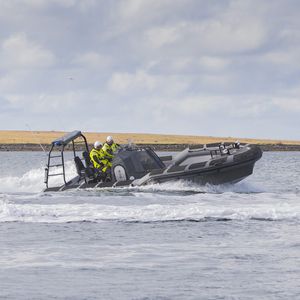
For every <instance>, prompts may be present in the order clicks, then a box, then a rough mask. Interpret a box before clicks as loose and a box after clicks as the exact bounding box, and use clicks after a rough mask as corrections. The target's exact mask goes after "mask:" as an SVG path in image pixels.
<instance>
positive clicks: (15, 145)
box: [0, 131, 300, 151]
mask: <svg viewBox="0 0 300 300" xmlns="http://www.w3.org/2000/svg"><path fill="white" fill-rule="evenodd" d="M63 134H64V132H56V131H37V132H36V131H35V132H31V131H0V151H40V150H42V148H43V149H45V150H46V151H48V150H49V148H50V147H49V146H50V144H51V142H52V141H53V140H55V139H57V138H59V137H61V136H62V135H63ZM84 135H85V136H86V137H87V140H88V143H89V144H90V148H91V147H92V144H93V143H94V141H96V140H99V141H102V142H104V141H105V139H106V136H107V135H112V136H113V137H114V139H115V141H116V142H117V143H120V144H126V143H128V142H129V141H131V142H134V143H135V144H137V145H144V146H150V147H152V148H153V149H154V150H157V151H180V150H183V149H184V148H186V147H189V146H196V147H197V146H198V145H204V144H212V143H219V142H221V141H223V142H225V143H232V142H234V141H236V140H239V141H240V142H241V143H250V144H257V145H260V147H261V149H262V150H263V151H300V141H289V140H264V139H247V138H235V137H210V136H186V135H164V134H139V133H110V132H105V133H93V132H87V133H86V132H84ZM40 144H41V145H42V147H41V146H40Z"/></svg>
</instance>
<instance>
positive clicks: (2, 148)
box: [0, 143, 300, 152]
mask: <svg viewBox="0 0 300 300" xmlns="http://www.w3.org/2000/svg"><path fill="white" fill-rule="evenodd" d="M41 145H42V147H43V148H44V149H45V151H47V152H48V151H49V150H50V146H51V145H50V144H41ZM41 145H40V144H34V143H24V144H21V143H20V144H17V143H15V144H0V152H22V151H24V152H26V151H28V152H35V151H43V149H42V147H41ZM136 145H137V146H141V147H151V148H152V149H153V150H155V151H162V152H176V151H182V150H184V149H185V148H187V147H190V148H200V147H202V146H203V144H150V143H149V144H141V143H137V144H136ZM256 145H257V146H259V147H260V148H261V149H262V150H263V151H264V152H269V151H273V152H275V151H276V152H277V151H280V152H283V151H300V145H296V144H295V145H293V144H256ZM92 147H93V145H92V144H89V149H92ZM66 150H67V151H68V150H71V149H68V147H67V148H66Z"/></svg>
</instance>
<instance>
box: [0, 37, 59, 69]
mask: <svg viewBox="0 0 300 300" xmlns="http://www.w3.org/2000/svg"><path fill="white" fill-rule="evenodd" d="M55 61H56V58H55V55H54V54H53V53H52V52H51V51H49V50H47V49H45V48H43V47H42V46H41V45H39V44H38V43H36V42H32V41H30V40H28V38H27V36H26V35H25V34H24V33H18V34H14V35H12V36H10V37H9V38H7V39H6V40H4V42H3V43H2V45H1V52H0V62H1V64H2V66H5V67H6V68H9V69H11V68H47V67H51V66H53V65H54V63H55Z"/></svg>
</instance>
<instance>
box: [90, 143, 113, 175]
mask: <svg viewBox="0 0 300 300" xmlns="http://www.w3.org/2000/svg"><path fill="white" fill-rule="evenodd" d="M102 146H103V145H102V143H100V142H99V141H96V142H95V143H94V148H93V149H92V150H91V152H90V159H91V161H92V163H93V166H94V168H95V169H96V170H98V171H101V172H103V173H106V172H107V170H108V169H109V168H110V167H111V163H110V161H109V157H106V155H105V153H104V152H103V150H102Z"/></svg>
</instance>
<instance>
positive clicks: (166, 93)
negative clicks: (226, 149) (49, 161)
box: [0, 0, 300, 138]
mask: <svg viewBox="0 0 300 300" xmlns="http://www.w3.org/2000/svg"><path fill="white" fill-rule="evenodd" d="M0 6H1V11H0V22H1V26H0V65H1V69H0V94H1V98H0V105H1V106H2V107H5V112H3V111H2V115H1V120H0V125H1V126H2V128H10V127H11V126H15V127H19V128H20V129H22V128H23V126H24V125H23V124H25V123H28V121H27V120H28V119H30V120H34V122H35V125H36V126H38V127H39V128H41V129H49V128H50V127H49V126H50V124H51V128H50V129H53V128H52V127H54V126H57V129H61V130H64V129H66V128H70V127H78V126H80V127H82V129H84V130H91V131H95V130H107V131H110V130H115V131H131V132H133V131H140V132H143V131H144V132H151V131H152V132H173V133H179V132H180V133H187V134H192V133H194V134H209V135H220V134H225V135H239V136H245V135H249V136H250V135H251V136H255V135H256V136H257V137H258V136H264V137H265V136H269V137H273V136H274V135H279V134H280V135H281V136H283V137H294V138H295V137H297V138H300V136H299V133H298V131H297V132H296V131H295V130H294V128H295V124H298V125H299V120H298V115H299V105H298V104H299V100H298V99H300V92H299V86H300V81H299V76H298V75H299V74H298V73H299V61H300V57H299V53H300V51H299V49H300V30H299V29H298V28H300V14H299V11H300V10H299V8H300V4H298V2H296V1H293V0H287V1H284V2H282V1H281V0H274V1H272V4H270V3H268V2H267V1H259V0H243V1H236V0H225V1H205V0H186V1H181V0H153V1H142V0H128V1H119V0H116V1H94V0H85V1H84V0H62V1H59V0H49V1H46V0H23V1H17V0H11V1H4V0H0ZM56 117H60V118H61V119H62V120H63V122H60V123H56V122H53V120H54V119H55V118H56ZM9 119H14V120H15V122H14V123H13V124H12V123H11V122H5V121H4V120H9ZM99 120H101V122H100V121H99ZM103 124H104V125H103ZM224 124H226V125H224ZM291 124H292V125H291ZM104 126H105V129H104V128H103V127H104ZM296 127H297V126H296ZM37 129H38V128H37Z"/></svg>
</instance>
